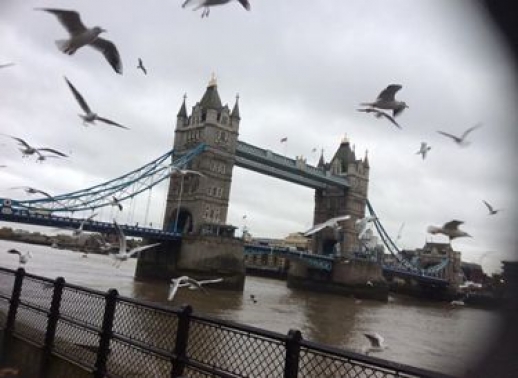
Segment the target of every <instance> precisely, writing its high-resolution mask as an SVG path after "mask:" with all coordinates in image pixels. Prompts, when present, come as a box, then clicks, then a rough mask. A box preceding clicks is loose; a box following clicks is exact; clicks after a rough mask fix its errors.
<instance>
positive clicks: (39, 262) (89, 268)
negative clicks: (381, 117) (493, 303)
mask: <svg viewBox="0 0 518 378" xmlns="http://www.w3.org/2000/svg"><path fill="white" fill-rule="evenodd" d="M10 248H16V249H18V250H20V251H22V252H26V251H30V252H31V253H32V258H31V259H30V261H29V262H28V263H27V264H26V266H25V270H26V271H27V272H28V273H32V274H36V275H41V276H45V277H49V278H56V277H58V276H62V277H64V278H65V280H66V281H67V282H70V283H74V284H77V285H82V286H86V287H89V288H93V289H98V290H103V291H105V290H108V289H110V288H115V289H117V290H118V292H119V294H120V295H123V296H128V297H132V298H137V299H142V300H146V301H151V302H157V303H161V304H165V305H169V306H179V305H181V304H190V305H191V306H192V307H193V308H194V310H195V312H198V313H201V314H204V315H209V316H213V317H216V318H219V319H226V320H232V321H236V322H239V323H244V324H248V325H252V326H256V327H260V328H264V329H268V330H271V331H276V332H281V333H287V332H288V330H290V329H299V330H300V331H301V332H302V335H303V337H304V338H305V339H309V340H312V341H316V342H319V343H323V344H328V345H332V346H335V347H338V348H342V349H347V350H353V351H356V352H358V351H359V350H361V348H362V347H364V346H365V345H367V339H366V338H365V337H364V335H363V334H364V333H365V332H377V333H379V334H381V335H382V336H383V337H384V339H385V343H386V344H387V345H388V348H387V349H386V350H384V351H383V352H380V353H376V354H375V356H376V357H379V358H384V359H387V360H390V361H395V362H399V363H404V364H408V365H412V366H416V367H421V368H426V369H431V370H435V371H440V372H443V373H447V374H452V375H462V374H464V373H465V372H466V371H467V370H468V369H469V367H470V366H471V365H473V364H474V363H475V362H476V361H477V359H478V358H479V357H480V355H481V353H483V351H484V347H486V346H487V345H489V344H490V343H491V342H492V340H493V338H494V335H496V334H497V333H498V330H499V327H500V324H501V323H500V322H501V318H500V314H499V313H498V312H495V311H491V310H482V309H476V308H469V307H467V306H464V307H453V306H451V305H450V304H449V303H444V302H443V303H437V302H425V301H418V300H415V299H411V298H408V297H403V296H396V295H391V296H390V298H389V302H388V303H382V302H377V301H370V300H362V301H359V300H355V299H354V298H348V297H341V296H337V295H328V294H322V293H312V292H306V291H301V290H294V289H289V288H287V287H286V282H285V281H280V280H274V279H266V278H258V277H251V276H248V277H247V278H246V284H245V289H244V292H242V293H241V292H232V291H222V290H216V289H212V288H210V287H208V291H209V295H205V294H204V293H202V292H200V291H197V290H187V289H181V290H179V292H178V293H177V295H176V296H175V298H174V300H173V301H172V302H168V301H167V294H168V289H169V287H168V284H167V283H156V282H155V283H148V282H139V281H135V280H134V277H133V275H134V272H135V266H136V259H130V260H129V261H126V262H125V263H123V264H122V265H121V267H120V268H118V269H117V268H115V267H114V266H113V265H112V259H111V258H110V257H109V256H104V255H94V254H89V255H88V257H87V258H85V257H82V253H79V252H72V251H68V250H58V249H53V248H50V247H45V246H38V245H30V244H22V243H16V242H10V241H3V240H2V241H0V249H1V250H3V251H2V252H1V253H0V256H1V257H0V265H1V266H2V267H5V268H10V269H16V268H18V267H19V263H18V256H17V255H11V254H7V253H6V252H5V251H7V250H8V249H10ZM252 294H253V295H254V296H255V298H256V302H254V301H252V300H251V299H250V295H252Z"/></svg>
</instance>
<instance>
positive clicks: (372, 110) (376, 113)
mask: <svg viewBox="0 0 518 378" xmlns="http://www.w3.org/2000/svg"><path fill="white" fill-rule="evenodd" d="M356 110H357V111H359V112H364V113H373V114H374V116H375V117H376V118H381V117H385V118H386V119H388V120H389V121H390V122H392V124H393V125H394V126H396V127H397V128H399V129H401V126H400V125H399V123H397V121H396V120H395V119H394V117H392V116H391V115H390V114H388V113H385V112H384V111H381V110H378V109H376V108H365V109H356Z"/></svg>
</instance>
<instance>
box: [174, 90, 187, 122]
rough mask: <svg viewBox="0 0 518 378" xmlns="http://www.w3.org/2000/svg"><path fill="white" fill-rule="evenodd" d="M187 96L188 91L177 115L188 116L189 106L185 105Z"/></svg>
mask: <svg viewBox="0 0 518 378" xmlns="http://www.w3.org/2000/svg"><path fill="white" fill-rule="evenodd" d="M186 98H187V93H185V94H184V95H183V103H182V106H181V107H180V110H179V111H178V114H177V115H176V116H177V117H183V118H187V108H186V107H185V99H186Z"/></svg>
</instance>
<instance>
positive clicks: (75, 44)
mask: <svg viewBox="0 0 518 378" xmlns="http://www.w3.org/2000/svg"><path fill="white" fill-rule="evenodd" d="M36 10H42V11H45V12H49V13H52V14H53V15H55V16H56V17H57V18H58V20H59V22H60V23H61V25H63V27H64V28H65V29H66V30H67V31H68V33H69V34H70V38H69V39H67V40H59V41H56V45H57V46H58V48H59V50H61V51H62V52H64V53H65V54H68V55H73V54H74V53H75V52H76V51H77V50H78V49H80V48H81V47H83V46H87V45H89V46H91V47H93V48H94V49H96V50H98V51H100V52H101V53H102V54H103V55H104V57H105V58H106V60H107V61H108V63H110V66H112V68H113V69H114V70H115V72H117V73H118V74H122V62H121V58H120V55H119V52H118V51H117V47H116V46H115V45H114V44H113V42H110V41H108V40H106V39H103V38H101V37H99V35H100V34H101V33H104V32H106V30H105V29H103V28H101V27H99V26H94V27H93V28H87V27H86V26H85V25H84V24H83V22H82V21H81V18H80V16H79V13H77V12H76V11H71V10H63V9H51V8H36Z"/></svg>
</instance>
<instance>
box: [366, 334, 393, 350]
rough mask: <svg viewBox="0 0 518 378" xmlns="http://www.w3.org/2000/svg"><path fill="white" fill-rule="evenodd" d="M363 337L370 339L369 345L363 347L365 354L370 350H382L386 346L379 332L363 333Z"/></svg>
mask: <svg viewBox="0 0 518 378" xmlns="http://www.w3.org/2000/svg"><path fill="white" fill-rule="evenodd" d="M364 335H365V337H366V338H367V339H368V340H369V341H370V346H368V347H365V348H364V349H363V351H364V353H365V354H367V355H368V354H369V353H372V352H382V351H383V350H384V349H387V348H388V347H387V346H386V345H385V344H384V341H385V339H384V338H383V337H381V335H380V334H379V333H364Z"/></svg>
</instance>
